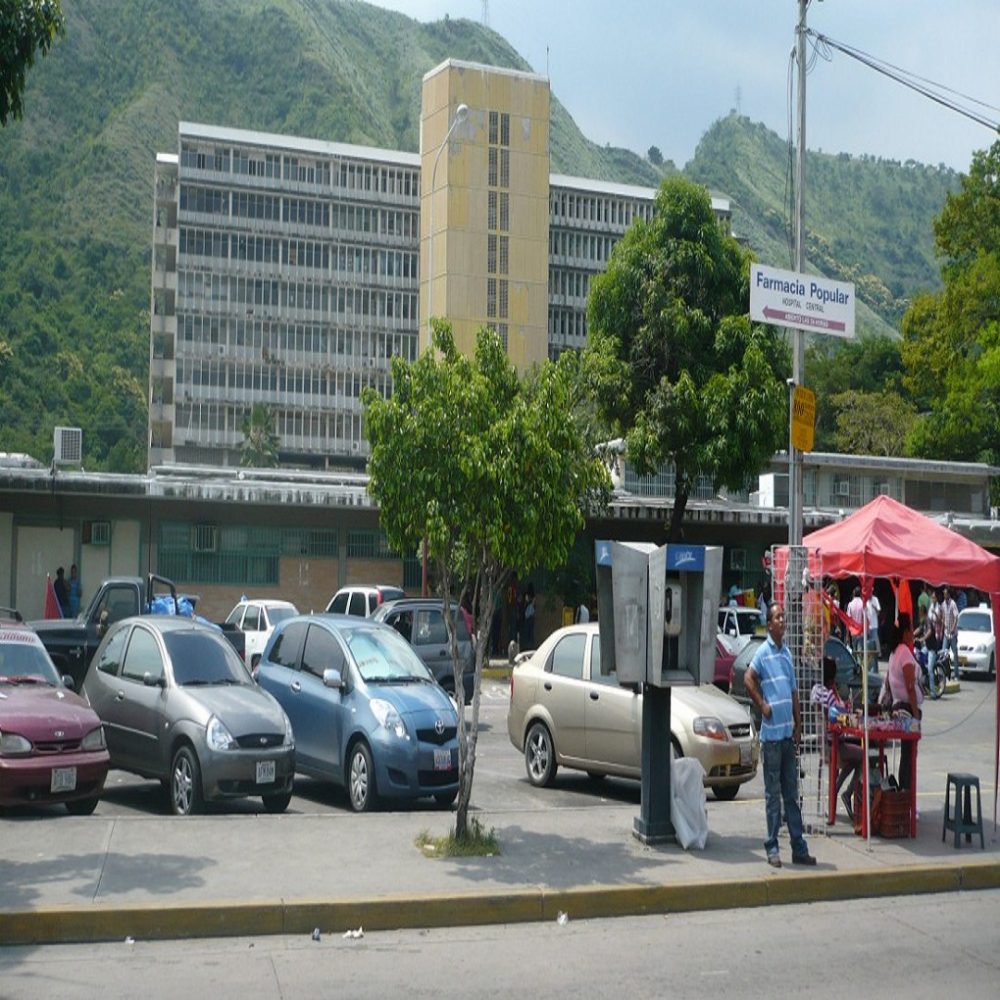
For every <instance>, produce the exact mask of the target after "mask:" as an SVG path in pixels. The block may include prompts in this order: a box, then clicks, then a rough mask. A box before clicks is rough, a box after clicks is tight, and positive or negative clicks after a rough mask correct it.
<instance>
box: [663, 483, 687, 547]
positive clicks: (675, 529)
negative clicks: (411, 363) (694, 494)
mask: <svg viewBox="0 0 1000 1000" xmlns="http://www.w3.org/2000/svg"><path fill="white" fill-rule="evenodd" d="M674 482H675V484H676V485H675V487H674V509H673V510H672V511H671V512H670V528H669V531H668V534H667V542H668V543H669V542H683V541H684V511H685V510H686V509H687V502H688V488H687V486H686V485H684V484H683V483H682V481H681V478H680V477H679V476H678V477H677V478H676V479H675V480H674Z"/></svg>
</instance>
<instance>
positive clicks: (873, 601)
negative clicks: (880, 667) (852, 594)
mask: <svg viewBox="0 0 1000 1000" xmlns="http://www.w3.org/2000/svg"><path fill="white" fill-rule="evenodd" d="M865 614H867V615H868V648H869V649H873V650H874V651H875V659H876V660H877V659H878V658H879V657H880V656H881V655H882V643H881V641H880V639H879V635H878V630H879V618H880V617H881V614H882V605H881V604H880V603H879V599H878V598H877V597H876V596H875V592H874V591H872V596H871V597H869V598H868V600H867V602H866V603H865Z"/></svg>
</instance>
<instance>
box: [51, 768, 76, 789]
mask: <svg viewBox="0 0 1000 1000" xmlns="http://www.w3.org/2000/svg"><path fill="white" fill-rule="evenodd" d="M49 790H50V791H52V792H75V791H76V768H75V767H54V768H52V778H51V781H50V783H49Z"/></svg>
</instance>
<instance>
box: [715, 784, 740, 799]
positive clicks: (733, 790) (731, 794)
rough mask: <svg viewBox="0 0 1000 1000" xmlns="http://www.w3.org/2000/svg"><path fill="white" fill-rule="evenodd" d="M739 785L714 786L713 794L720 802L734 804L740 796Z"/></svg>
mask: <svg viewBox="0 0 1000 1000" xmlns="http://www.w3.org/2000/svg"><path fill="white" fill-rule="evenodd" d="M739 790H740V786H739V785H712V794H713V795H714V796H715V797H716V798H717V799H718V800H719V801H720V802H732V801H733V799H735V798H736V796H737V795H738V794H739Z"/></svg>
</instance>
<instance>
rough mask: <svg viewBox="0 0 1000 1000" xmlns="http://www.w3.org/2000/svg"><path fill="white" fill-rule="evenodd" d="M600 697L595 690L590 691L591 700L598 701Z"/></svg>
mask: <svg viewBox="0 0 1000 1000" xmlns="http://www.w3.org/2000/svg"><path fill="white" fill-rule="evenodd" d="M600 697H601V696H600V695H599V694H598V693H597V692H596V691H591V692H590V700H591V701H598V700H599V699H600Z"/></svg>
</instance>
